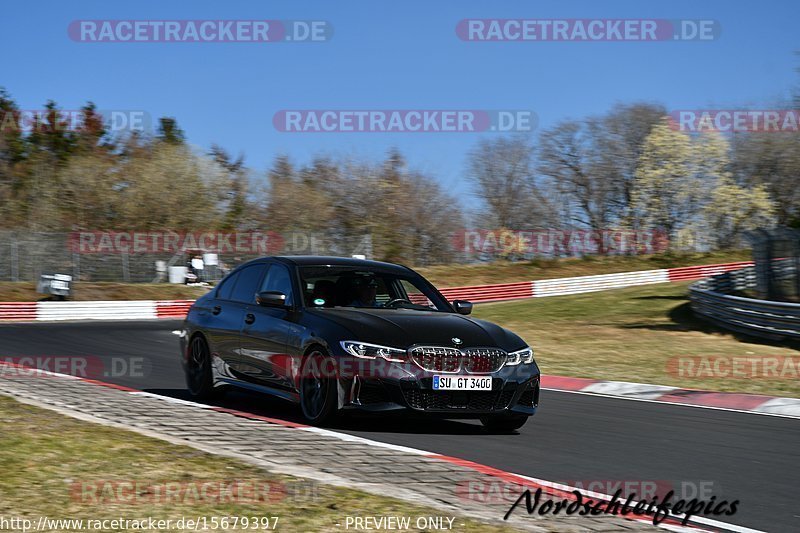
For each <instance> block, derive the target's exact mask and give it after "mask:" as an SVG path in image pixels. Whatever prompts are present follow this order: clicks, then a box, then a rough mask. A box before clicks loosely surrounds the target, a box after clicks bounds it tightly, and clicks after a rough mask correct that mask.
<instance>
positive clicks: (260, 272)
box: [207, 263, 266, 377]
mask: <svg viewBox="0 0 800 533" xmlns="http://www.w3.org/2000/svg"><path fill="white" fill-rule="evenodd" d="M265 270H266V265H264V264H263V263H262V264H254V265H248V266H245V267H243V268H241V269H239V270H237V271H236V272H234V273H233V274H231V276H229V277H228V278H226V279H225V280H224V281H223V283H222V284H221V285H220V287H219V289H217V292H216V298H215V300H214V302H213V303H212V309H211V313H212V315H213V319H212V320H210V321H209V326H208V329H207V331H208V336H209V341H210V343H211V345H212V349H213V350H216V352H217V355H218V357H219V358H220V359H221V360H222V361H223V362H224V364H225V365H224V366H225V367H224V368H223V369H218V370H221V374H222V375H227V376H229V377H230V373H231V370H233V371H235V370H236V369H237V368H238V367H239V363H240V355H239V352H240V350H241V338H240V332H241V329H242V324H243V323H244V320H245V314H246V313H245V312H246V310H247V304H248V302H250V301H251V300H252V301H253V302H254V301H255V293H256V291H257V290H258V286H259V284H260V283H261V279H262V278H263V276H264V271H265Z"/></svg>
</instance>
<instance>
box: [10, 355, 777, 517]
mask: <svg viewBox="0 0 800 533" xmlns="http://www.w3.org/2000/svg"><path fill="white" fill-rule="evenodd" d="M3 365H6V366H11V367H17V368H25V367H24V366H22V365H17V364H14V363H7V362H0V367H2V366H3ZM36 372H37V373H38V374H40V375H47V376H51V377H55V378H63V379H77V380H81V381H85V382H88V383H92V384H95V385H99V386H102V387H108V388H112V389H116V390H119V391H122V392H127V393H129V394H135V395H138V396H147V397H150V398H154V399H158V400H161V401H164V402H168V403H178V404H182V405H188V406H193V407H197V408H199V409H207V410H211V411H216V412H220V413H227V414H230V415H233V416H237V417H242V418H247V419H249V420H258V421H262V422H266V423H270V424H276V425H280V426H283V427H287V428H292V429H296V430H298V431H308V432H311V433H316V434H319V435H324V436H326V437H331V438H335V439H338V440H341V441H343V442H357V443H359V444H364V445H368V446H373V447H378V448H383V449H387V450H393V451H397V452H402V453H410V454H414V455H419V456H422V457H426V458H428V459H432V460H438V461H444V462H447V463H451V464H455V465H458V466H461V467H464V468H468V469H471V470H474V471H476V472H478V473H481V474H484V475H487V476H491V477H494V478H497V479H499V480H501V481H503V482H504V483H508V484H511V485H513V486H516V487H519V489H520V491H521V492H522V491H523V490H524V489H528V490H531V491H532V492H534V491H536V490H538V489H541V490H542V492H543V493H544V494H548V495H550V496H552V497H554V498H560V499H568V500H573V499H575V495H574V494H573V493H572V491H579V492H580V493H581V494H583V495H584V496H588V497H590V498H594V499H598V500H602V501H604V502H610V501H612V500H613V496H611V495H608V494H603V493H600V492H594V491H589V490H585V489H579V488H576V487H572V486H569V485H564V484H561V483H556V482H552V481H547V480H543V479H539V478H535V477H530V476H525V475H522V474H515V473H513V472H507V471H505V470H500V469H497V468H494V467H491V466H488V465H483V464H480V463H476V462H473V461H469V460H467V459H461V458H458V457H452V456H449V455H442V454H439V453H435V452H430V451H427V450H420V449H417V448H411V447H407V446H399V445H396V444H390V443H386V442H380V441H375V440H371V439H366V438H363V437H358V436H355V435H349V434H346V433H339V432H336V431H331V430H328V429H322V428H318V427H314V426H309V425H306V424H301V423H297V422H291V421H288V420H282V419H279V418H272V417H267V416H262V415H257V414H253V413H248V412H246V411H239V410H236V409H229V408H226V407H219V406H215V405H207V404H202V403H197V402H191V401H187V400H181V399H179V398H171V397H169V396H160V395H158V394H153V393H151V392H145V391H140V390H137V389H132V388H130V387H125V386H122V385H116V384H114V383H107V382H104V381H98V380H94V379H87V378H82V377H78V376H72V375H69V374H60V373H57V372H50V371H47V370H38V369H37V370H36ZM566 379H574V378H566ZM519 512H522V513H524V512H525V510H524V508H523V509H520V511H519ZM616 516H617V517H618V518H624V519H626V520H632V521H636V522H641V523H647V524H652V518H650V517H648V516H637V515H634V514H629V515H616ZM682 517H683V515H682V514H675V515H670V516H669V517H668V518H666V519H664V521H662V522H661V523H659V524H657V527H659V528H661V529H666V530H669V531H677V532H692V533H695V532H698V531H731V532H735V533H763V532H762V531H760V530H756V529H751V528H747V527H743V526H737V525H735V524H728V523H725V522H721V521H718V520H713V519H710V518H706V517H704V516H692V517H691V518H690V519H689V520H688V524H687V525H686V526H684V525H682V524H681V520H682Z"/></svg>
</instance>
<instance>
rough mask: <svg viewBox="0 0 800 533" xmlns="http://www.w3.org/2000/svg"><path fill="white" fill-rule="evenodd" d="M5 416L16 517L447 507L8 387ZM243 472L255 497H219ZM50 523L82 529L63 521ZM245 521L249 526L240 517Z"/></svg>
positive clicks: (8, 488)
mask: <svg viewBox="0 0 800 533" xmlns="http://www.w3.org/2000/svg"><path fill="white" fill-rule="evenodd" d="M0 424H2V428H3V430H2V432H0V471H2V472H3V475H2V476H0V516H4V517H5V518H7V519H8V518H9V517H27V518H32V519H34V523H36V522H37V521H38V519H39V517H40V516H46V517H49V518H51V519H68V518H73V519H81V518H83V519H87V520H89V519H91V520H102V519H117V518H127V519H131V520H135V519H138V520H141V519H143V518H145V517H155V518H158V519H173V520H177V519H180V518H181V517H182V516H183V517H193V518H196V517H203V516H205V517H209V518H210V517H213V516H217V517H221V516H231V517H232V516H240V517H241V516H247V517H265V516H266V517H279V519H278V521H277V530H278V531H341V530H342V529H343V527H337V526H336V525H335V524H336V523H337V522H340V523H342V524H343V521H344V518H345V516H347V515H349V516H383V515H387V516H389V515H391V516H411V517H412V521H411V523H412V524H413V523H414V520H415V519H414V518H413V517H418V516H441V515H442V514H445V513H441V512H439V511H437V510H435V509H432V508H425V507H421V506H417V505H412V504H408V503H405V502H403V501H400V500H395V499H391V498H385V497H380V496H374V495H371V494H367V493H364V492H361V491H356V490H351V489H346V488H339V487H331V486H326V485H319V484H312V482H310V481H307V480H302V479H299V478H293V477H290V476H281V475H275V474H269V473H266V472H265V471H263V470H260V469H259V468H257V467H255V466H251V465H247V464H244V463H241V462H238V461H235V460H232V459H227V458H224V457H218V456H213V455H210V454H207V453H204V452H201V451H198V450H195V449H193V448H189V447H184V446H176V445H173V444H169V443H167V442H164V441H160V440H157V439H152V438H148V437H145V436H142V435H138V434H136V433H131V432H127V431H122V430H119V429H114V428H108V427H105V426H101V425H96V424H91V423H87V422H82V421H78V420H75V419H72V418H69V417H65V416H62V415H60V414H57V413H54V412H51V411H47V410H45V409H39V408H37V407H33V406H29V405H26V404H21V403H18V402H16V401H14V400H12V399H10V398H7V397H2V396H0ZM234 480H235V481H237V482H239V483H240V486H243V487H257V488H258V489H254V490H250V489H246V490H243V491H242V494H244V495H245V496H243V497H241V498H239V501H237V502H235V503H232V502H226V501H223V500H231V499H233V498H224V497H223V498H217V497H215V494H216V493H215V492H214V487H218V486H219V484H220V483H223V484H227V483H230V482H232V481H234ZM127 482H135V483H137V486H136V488H135V489H134V490H133V491H131V490H128V488H127V485H124V483H127ZM169 484H172V485H169ZM176 484H182V485H180V487H181V488H178V485H176ZM195 487H201V490H199V491H195ZM266 487H268V488H266ZM203 489H206V490H205V491H204V490H203ZM259 489H263V490H259ZM169 490H171V491H172V492H167V491H169ZM256 494H261V495H265V497H264V498H260V499H262V500H264V501H256V500H258V499H259V498H256V497H255V495H256ZM131 498H133V501H131ZM173 523H175V522H173ZM453 524H454V526H455V525H459V527H458V529H459V530H461V531H490V532H494V531H497V532H500V531H516V530H515V529H512V528H507V527H498V526H493V525H488V524H485V523H481V522H477V521H474V520H467V519H462V518H456V520H455V521H454V522H453ZM461 524H463V526H462V525H461ZM209 525H210V522H209ZM50 530H53V531H73V530H76V529H71V528H70V527H65V526H64V525H61V527H52V528H50ZM167 530H168V531H186V529H183V530H181V529H178V528H176V527H173V528H171V529H167ZM219 530H222V529H219ZM227 530H228V531H232V530H233V529H232V528H229V529H227ZM238 530H240V531H244V530H245V529H244V528H242V527H241V525H240V527H239V528H238ZM414 530H416V529H414ZM103 531H124V529H122V528H117V529H114V528H111V529H103ZM162 531H164V530H163V529H162ZM212 531H213V529H212ZM258 531H264V529H263V528H259V529H258Z"/></svg>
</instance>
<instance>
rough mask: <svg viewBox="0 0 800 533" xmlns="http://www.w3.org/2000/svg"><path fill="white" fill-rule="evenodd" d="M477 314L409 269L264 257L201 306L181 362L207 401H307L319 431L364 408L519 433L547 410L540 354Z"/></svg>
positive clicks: (190, 318) (193, 314) (187, 328)
mask: <svg viewBox="0 0 800 533" xmlns="http://www.w3.org/2000/svg"><path fill="white" fill-rule="evenodd" d="M471 311H472V304H471V303H469V302H466V301H463V300H455V301H453V302H448V301H447V300H446V299H445V298H444V297H443V296H442V295H441V293H439V291H437V290H436V288H435V287H434V286H433V285H432V284H431V283H430V282H428V281H427V280H426V279H425V278H423V277H422V276H420V275H419V274H417V273H416V272H414V271H413V270H411V269H410V268H407V267H404V266H400V265H394V264H390V263H382V262H377V261H365V260H360V259H349V258H342V257H319V256H308V257H306V256H290V257H265V258H261V259H256V260H253V261H250V262H248V263H245V264H243V265H241V266H240V267H238V268H237V269H235V270H234V271H233V272H231V273H230V274H228V275H227V276H226V277H225V278H224V279H223V280H222V281H221V282H220V283H219V284H218V285H217V286H216V287H215V288H214V289H213V290H211V291H210V292H209V293H208V294H206V295H204V296H203V297H201V298H199V299H198V300H197V301H196V302H195V304H194V305H193V306H192V308H191V309H190V310H189V313H188V315H187V317H186V322H185V325H184V329H183V331H182V332H181V337H180V338H181V353H182V357H181V362H182V364H183V368H184V371H185V373H186V382H187V386H188V388H189V391H190V392H191V394H192V395H193V396H194V397H196V398H198V399H201V400H202V399H207V398H209V397H211V396H213V395H215V394H218V393H220V392H221V391H223V390H224V389H225V388H226V387H228V386H236V387H244V388H247V389H251V390H255V391H259V392H264V393H268V394H271V395H274V396H278V397H281V398H284V399H286V400H289V401H292V402H296V403H298V404H299V405H300V407H301V409H302V412H303V415H304V416H305V417H306V419H307V420H308V421H309V422H310V423H312V424H317V425H323V424H326V423H330V422H331V420H332V419H333V418H335V417H336V416H338V415H340V414H342V413H344V412H346V411H348V410H352V409H356V410H362V411H371V412H376V413H388V412H394V411H398V412H399V411H406V412H407V411H412V412H415V413H420V414H424V415H426V416H438V417H441V418H479V419H480V420H481V422H482V423H483V424H484V425H485V426H487V427H488V428H489V429H492V430H497V431H510V430H514V429H517V428H519V427H521V426H522V425H523V424H524V423H525V422H526V420H527V419H528V417H529V416H531V415H533V414H534V412H535V411H536V407H537V404H538V401H539V368H538V366H537V365H536V362H535V361H534V358H533V351H532V349H531V348H530V347H529V346H527V345H526V343H525V342H524V341H523V340H522V339H521V338H520V337H518V336H517V335H515V334H514V333H512V332H510V331H508V330H506V329H504V328H502V327H500V326H497V325H495V324H492V323H491V322H486V321H483V320H478V319H475V318H470V317H468V316H466V315H469V314H470V312H471Z"/></svg>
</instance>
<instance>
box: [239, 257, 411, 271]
mask: <svg viewBox="0 0 800 533" xmlns="http://www.w3.org/2000/svg"><path fill="white" fill-rule="evenodd" d="M268 259H271V260H277V261H280V262H281V263H285V264H290V265H296V266H348V267H363V268H366V269H376V270H383V271H394V272H398V273H399V272H402V273H408V271H409V270H411V269H410V268H408V267H406V266H403V265H398V264H395V263H385V262H383V261H371V260H368V259H355V258H353V257H339V256H334V255H276V256H268V257H261V258H259V259H256V260H255V261H259V260H268Z"/></svg>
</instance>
